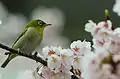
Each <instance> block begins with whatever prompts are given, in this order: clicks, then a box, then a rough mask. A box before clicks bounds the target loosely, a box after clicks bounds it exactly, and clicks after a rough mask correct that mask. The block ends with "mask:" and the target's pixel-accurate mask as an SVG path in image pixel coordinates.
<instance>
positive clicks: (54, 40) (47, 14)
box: [31, 7, 68, 47]
mask: <svg viewBox="0 0 120 79" xmlns="http://www.w3.org/2000/svg"><path fill="white" fill-rule="evenodd" d="M31 16H32V17H31V19H36V18H37V19H42V20H44V21H45V22H46V23H50V24H52V25H51V26H48V27H46V28H45V31H44V35H43V42H42V44H43V46H46V45H53V46H59V45H60V46H62V47H65V46H67V44H68V39H67V38H66V37H63V36H61V33H62V30H63V29H64V27H63V26H64V22H65V17H64V14H63V12H62V11H61V10H60V9H58V8H46V7H38V8H36V9H35V10H34V11H33V12H32V14H31Z"/></svg>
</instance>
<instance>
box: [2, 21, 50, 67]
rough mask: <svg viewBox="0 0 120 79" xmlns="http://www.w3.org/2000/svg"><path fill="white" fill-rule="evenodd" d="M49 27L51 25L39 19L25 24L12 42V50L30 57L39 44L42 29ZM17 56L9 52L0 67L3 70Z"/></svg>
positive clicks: (41, 37)
mask: <svg viewBox="0 0 120 79" xmlns="http://www.w3.org/2000/svg"><path fill="white" fill-rule="evenodd" d="M49 25H51V24H47V23H45V22H44V21H42V20H40V19H34V20H31V21H30V22H28V24H26V26H25V27H24V29H23V31H22V32H21V33H20V34H19V36H18V37H17V38H16V40H15V41H14V42H13V44H12V49H16V50H19V51H22V52H24V53H26V54H27V55H31V54H32V52H33V51H34V50H35V49H36V48H37V47H38V46H39V45H40V44H41V41H42V39H43V32H44V28H45V27H46V26H49ZM17 56H18V54H13V53H11V52H9V55H8V57H7V59H6V60H5V61H4V63H3V64H2V65H1V67H2V68H5V67H6V66H7V64H8V63H9V62H10V61H11V60H12V59H13V58H15V57H17Z"/></svg>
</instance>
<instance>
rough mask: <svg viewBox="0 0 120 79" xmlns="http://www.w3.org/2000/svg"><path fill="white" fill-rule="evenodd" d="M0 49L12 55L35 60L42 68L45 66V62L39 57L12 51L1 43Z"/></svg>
mask: <svg viewBox="0 0 120 79" xmlns="http://www.w3.org/2000/svg"><path fill="white" fill-rule="evenodd" d="M0 48H2V49H4V50H7V51H9V52H12V53H13V54H18V55H20V56H23V57H27V58H29V59H32V60H35V61H36V62H40V63H41V64H43V65H44V66H47V62H46V61H45V60H43V59H42V58H41V57H38V56H37V55H36V54H34V55H28V54H26V53H24V52H21V51H18V50H15V49H12V48H10V47H8V46H6V45H3V44H1V43H0Z"/></svg>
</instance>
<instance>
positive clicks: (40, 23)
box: [27, 19, 51, 29]
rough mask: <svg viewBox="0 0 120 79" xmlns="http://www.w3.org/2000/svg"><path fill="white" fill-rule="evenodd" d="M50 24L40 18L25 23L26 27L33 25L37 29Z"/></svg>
mask: <svg viewBox="0 0 120 79" xmlns="http://www.w3.org/2000/svg"><path fill="white" fill-rule="evenodd" d="M49 25H51V24H47V23H45V22H44V21H42V20H39V19H36V20H32V21H30V22H29V23H28V24H27V27H35V28H37V29H44V28H45V27H46V26H49Z"/></svg>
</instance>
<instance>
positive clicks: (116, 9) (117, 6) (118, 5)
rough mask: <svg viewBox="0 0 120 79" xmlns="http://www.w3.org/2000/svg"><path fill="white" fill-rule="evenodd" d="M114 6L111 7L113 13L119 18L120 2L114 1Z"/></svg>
mask: <svg viewBox="0 0 120 79" xmlns="http://www.w3.org/2000/svg"><path fill="white" fill-rule="evenodd" d="M115 1H116V2H115V4H114V6H113V11H114V12H115V13H117V14H118V15H119V16H120V0H115Z"/></svg>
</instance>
